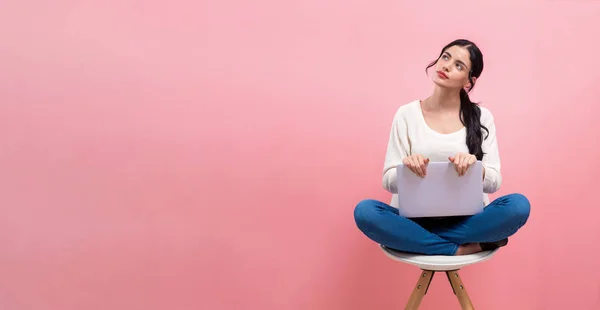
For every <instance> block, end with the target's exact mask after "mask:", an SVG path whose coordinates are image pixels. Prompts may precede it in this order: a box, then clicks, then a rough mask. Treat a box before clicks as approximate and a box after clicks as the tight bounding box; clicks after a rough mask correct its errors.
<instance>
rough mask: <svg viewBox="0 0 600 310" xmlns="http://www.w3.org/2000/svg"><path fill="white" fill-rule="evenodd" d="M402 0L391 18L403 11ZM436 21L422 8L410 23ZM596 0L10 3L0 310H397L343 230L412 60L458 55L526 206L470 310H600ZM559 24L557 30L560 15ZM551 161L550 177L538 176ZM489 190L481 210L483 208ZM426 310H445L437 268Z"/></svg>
mask: <svg viewBox="0 0 600 310" xmlns="http://www.w3.org/2000/svg"><path fill="white" fill-rule="evenodd" d="M406 3H408V2H406ZM428 6H431V7H428ZM599 15H600V2H598V1H584V0H581V1H527V2H524V1H522V0H518V1H517V0H512V1H494V2H487V3H486V4H482V3H480V2H474V1H458V2H457V1H454V2H452V3H449V2H447V1H436V2H433V1H425V2H424V3H423V4H418V3H417V2H411V3H410V4H402V3H401V2H400V1H377V2H373V1H366V0H365V1H341V0H337V1H320V0H308V1H307V0H303V1H299V0H293V1H275V0H270V1H268V0H262V1H231V0H229V1H212V3H208V2H207V1H204V2H202V1H201V2H193V1H189V2H187V3H186V2H183V1H171V2H166V1H114V0H113V1H95V2H94V3H87V2H84V1H66V0H63V1H52V2H48V1H10V2H9V1H5V2H3V3H2V4H1V5H0V96H1V97H0V98H1V101H0V132H1V133H2V138H1V139H0V143H1V144H0V181H1V182H0V205H1V208H0V246H1V250H0V309H3V310H26V309H27V310H30V309H44V310H54V309H56V310H58V309H60V310H71V309H73V310H75V309H77V310H79V309H86V310H91V309H128V310H133V309H144V310H156V309H178V310H180V309H183V310H185V309H289V310H296V309H298V310H299V309H328V310H329V309H344V310H349V309H384V308H386V309H387V308H395V309H401V308H403V306H404V304H405V302H406V300H407V298H408V295H409V294H410V292H411V289H412V287H413V285H414V284H415V281H416V280H417V276H418V273H419V271H418V270H417V269H416V268H414V267H411V266H406V265H401V264H398V263H394V262H392V261H391V260H389V259H387V258H386V257H385V256H384V255H383V254H382V253H381V252H380V251H379V250H378V249H377V247H376V245H375V244H374V243H372V242H371V241H369V240H368V239H366V237H364V236H363V235H362V234H361V233H360V232H359V231H358V229H357V228H356V227H355V224H354V221H353V217H352V211H353V208H354V205H355V204H356V203H357V202H358V201H359V200H361V199H363V198H376V199H382V200H388V199H389V194H387V193H386V192H385V191H384V190H383V189H382V188H381V169H382V165H383V156H384V152H385V146H386V143H387V138H388V133H389V127H390V122H391V119H392V117H393V113H394V112H395V111H396V109H397V108H398V106H399V105H401V104H404V103H406V102H408V101H410V100H413V99H416V98H424V97H425V96H427V95H428V94H429V92H430V91H431V83H430V81H429V79H428V77H427V76H426V75H425V73H424V68H425V66H426V64H427V63H428V62H429V61H431V60H433V59H435V57H437V55H438V53H439V51H440V48H441V47H442V46H443V45H445V44H446V43H448V42H450V41H451V40H453V39H455V38H459V37H465V38H469V39H472V40H474V41H475V42H477V43H478V44H479V45H480V47H481V48H482V50H483V52H484V56H485V61H486V63H485V70H484V72H483V75H482V77H481V79H480V80H479V81H478V85H477V87H476V89H475V91H474V93H473V99H474V100H478V101H482V103H483V105H485V106H486V107H488V108H490V109H491V110H492V112H493V113H494V115H495V117H496V122H497V127H498V131H499V132H498V135H499V140H500V147H501V156H502V161H503V175H504V184H503V187H502V189H501V191H500V192H499V193H498V194H499V195H503V194H507V193H511V192H521V193H524V194H526V195H527V196H528V197H529V198H530V200H531V203H532V214H531V218H530V221H529V223H528V224H527V225H526V227H525V228H523V229H522V230H521V231H520V232H519V233H518V235H517V236H515V237H514V238H512V239H511V241H510V243H509V246H508V247H507V248H506V249H503V250H502V251H501V252H500V253H499V254H498V255H497V256H496V257H495V258H494V259H493V260H491V261H489V262H486V263H483V264H480V265H475V266H471V267H469V268H467V269H464V270H463V272H462V276H463V278H464V281H465V283H466V284H467V287H468V289H469V292H470V294H471V298H472V300H473V302H474V304H475V305H476V306H477V308H478V309H545V310H546V309H598V308H600V291H599V290H600V282H599V280H598V279H599V278H600V268H599V267H600V243H598V238H599V236H600V225H598V217H599V216H600V212H599V211H598V208H597V203H596V197H595V194H597V187H598V177H597V176H598V173H600V167H599V164H598V162H597V161H598V157H599V156H600V146H598V143H597V142H596V141H594V140H595V139H597V138H598V133H599V132H600V122H599V121H598V113H599V112H600V107H599V106H600V104H599V102H598V97H599V95H600V88H599V87H598V82H599V81H600V73H599V72H600V71H599V68H600V57H599V55H600V54H599V51H598V48H599V47H600V46H599V45H598V41H597V38H598V37H600V24H599V22H598V16H599ZM561 19H562V20H561ZM545 169H547V170H545ZM494 197H497V195H494V196H493V198H494ZM422 306H423V307H422V309H459V306H458V302H457V301H456V299H455V297H454V295H452V291H451V289H450V287H449V285H448V283H447V280H446V279H445V278H444V277H443V276H439V277H436V278H434V280H433V284H432V287H431V289H430V291H429V294H428V295H427V296H426V298H425V300H424V301H423V304H422Z"/></svg>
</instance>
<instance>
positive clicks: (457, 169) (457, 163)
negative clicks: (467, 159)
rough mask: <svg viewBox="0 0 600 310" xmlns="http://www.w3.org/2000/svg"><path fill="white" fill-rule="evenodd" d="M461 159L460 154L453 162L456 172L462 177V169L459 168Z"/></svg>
mask: <svg viewBox="0 0 600 310" xmlns="http://www.w3.org/2000/svg"><path fill="white" fill-rule="evenodd" d="M460 157H461V156H460V154H458V155H456V157H454V160H453V161H452V163H453V164H454V169H455V170H456V172H457V173H458V175H460V169H459V168H458V165H460Z"/></svg>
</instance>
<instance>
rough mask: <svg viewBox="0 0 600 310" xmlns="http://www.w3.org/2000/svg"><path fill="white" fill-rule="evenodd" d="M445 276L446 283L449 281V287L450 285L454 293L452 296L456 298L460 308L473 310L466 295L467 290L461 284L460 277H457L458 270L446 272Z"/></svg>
mask: <svg viewBox="0 0 600 310" xmlns="http://www.w3.org/2000/svg"><path fill="white" fill-rule="evenodd" d="M446 275H447V276H448V281H450V285H452V290H453V291H454V295H456V297H457V298H458V302H459V303H460V307H461V308H462V309H463V310H474V309H475V308H474V307H473V303H471V299H470V298H469V295H468V294H467V289H466V288H465V285H464V284H463V282H462V280H461V279H460V276H459V275H458V270H452V271H446Z"/></svg>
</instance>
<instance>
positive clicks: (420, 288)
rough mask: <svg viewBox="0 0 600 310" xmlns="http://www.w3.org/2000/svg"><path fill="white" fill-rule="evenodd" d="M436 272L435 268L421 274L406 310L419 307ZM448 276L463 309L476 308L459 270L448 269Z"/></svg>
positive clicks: (471, 309) (415, 309) (472, 309)
mask: <svg viewBox="0 0 600 310" xmlns="http://www.w3.org/2000/svg"><path fill="white" fill-rule="evenodd" d="M435 273H436V271H435V270H423V272H422V273H421V274H420V275H419V280H418V281H417V285H416V286H415V288H414V289H413V292H412V294H411V295H410V298H409V299H408V303H407V304H406V308H405V310H417V309H419V306H420V305H421V301H422V300H423V297H424V296H425V294H427V290H428V289H429V285H430V284H431V280H432V279H433V275H434V274H435ZM446 276H447V277H448V281H449V282H450V286H452V291H453V292H454V295H456V298H458V302H459V303H460V307H461V308H462V309H463V310H474V309H475V308H474V307H473V303H471V299H470V298H469V295H468V294H467V289H466V288H465V285H464V284H463V282H462V280H461V279H460V276H459V275H458V270H448V271H446Z"/></svg>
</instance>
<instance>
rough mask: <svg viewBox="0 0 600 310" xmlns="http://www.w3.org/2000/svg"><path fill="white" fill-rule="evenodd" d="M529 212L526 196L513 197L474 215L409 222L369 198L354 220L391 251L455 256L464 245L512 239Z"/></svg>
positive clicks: (415, 219) (396, 211)
mask: <svg viewBox="0 0 600 310" xmlns="http://www.w3.org/2000/svg"><path fill="white" fill-rule="evenodd" d="M529 210H530V205H529V200H528V199H527V198H526V197H525V196H523V195H521V194H510V195H506V196H502V197H499V198H498V199H496V200H494V201H492V202H491V203H490V204H489V205H487V206H486V207H485V208H484V210H483V212H481V213H478V214H475V215H471V216H453V217H445V218H411V219H408V218H406V217H403V216H401V215H398V210H397V209H396V208H393V207H391V206H390V205H388V204H386V203H383V202H381V201H377V200H372V199H367V200H363V201H361V202H360V203H359V204H358V205H357V206H356V208H355V209H354V219H355V221H356V225H357V226H358V228H359V229H360V230H361V231H362V232H363V233H364V234H365V235H366V236H367V237H369V238H370V239H371V240H373V241H375V242H377V243H379V244H382V245H385V246H387V247H389V248H392V249H396V250H399V251H404V252H412V253H419V254H426V255H454V254H455V253H456V250H457V249H458V246H459V245H461V244H465V243H476V242H495V241H499V240H502V239H505V238H508V237H510V236H511V235H513V234H514V233H516V232H517V230H519V228H521V227H522V226H523V225H525V223H526V222H527V219H528V218H529Z"/></svg>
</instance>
